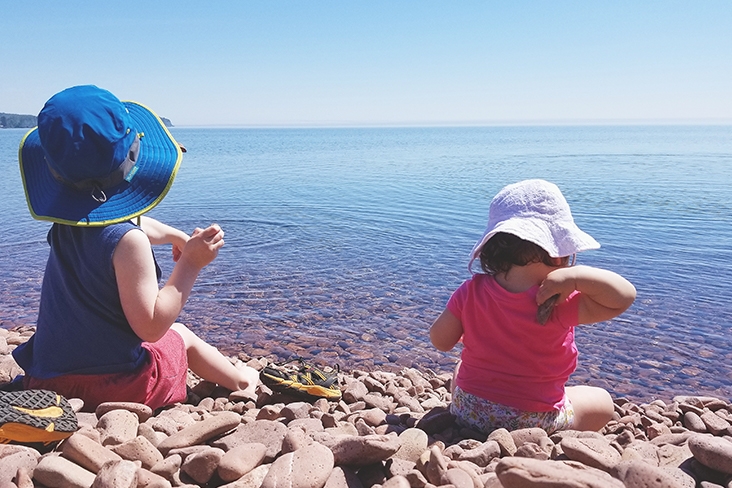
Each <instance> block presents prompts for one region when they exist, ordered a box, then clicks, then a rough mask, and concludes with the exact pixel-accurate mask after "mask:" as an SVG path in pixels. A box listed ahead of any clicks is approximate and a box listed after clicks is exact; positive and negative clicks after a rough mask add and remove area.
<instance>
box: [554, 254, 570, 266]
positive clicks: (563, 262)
mask: <svg viewBox="0 0 732 488" xmlns="http://www.w3.org/2000/svg"><path fill="white" fill-rule="evenodd" d="M550 259H551V260H552V264H553V265H554V266H556V267H557V268H564V267H566V266H568V265H569V256H564V257H562V258H550Z"/></svg>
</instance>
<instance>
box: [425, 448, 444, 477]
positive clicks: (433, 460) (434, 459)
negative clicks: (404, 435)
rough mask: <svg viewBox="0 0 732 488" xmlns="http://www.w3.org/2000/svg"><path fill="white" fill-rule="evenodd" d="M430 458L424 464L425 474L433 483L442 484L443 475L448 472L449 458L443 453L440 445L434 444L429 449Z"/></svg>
mask: <svg viewBox="0 0 732 488" xmlns="http://www.w3.org/2000/svg"><path fill="white" fill-rule="evenodd" d="M427 454H428V458H427V462H426V463H423V464H424V475H425V477H426V478H427V480H428V481H429V482H430V483H432V484H433V485H438V486H439V485H441V484H442V476H443V475H444V474H445V473H447V469H448V468H447V462H448V461H447V458H446V457H445V456H443V455H442V451H441V449H440V447H439V446H436V445H433V446H432V447H430V449H429V451H427Z"/></svg>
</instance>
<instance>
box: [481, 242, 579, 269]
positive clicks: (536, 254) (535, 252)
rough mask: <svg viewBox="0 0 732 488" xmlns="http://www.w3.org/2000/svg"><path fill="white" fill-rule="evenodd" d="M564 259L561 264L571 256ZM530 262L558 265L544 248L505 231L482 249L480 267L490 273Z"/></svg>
mask: <svg viewBox="0 0 732 488" xmlns="http://www.w3.org/2000/svg"><path fill="white" fill-rule="evenodd" d="M563 259H564V261H563V262H562V263H561V264H560V266H561V265H566V264H567V263H568V262H569V257H566V258H563ZM530 263H544V264H546V265H547V266H558V264H557V261H556V259H555V258H552V257H551V256H549V253H548V252H546V251H545V250H544V248H542V247H540V246H537V245H536V244H534V243H533V242H529V241H525V240H524V239H521V238H520V237H517V236H515V235H513V234H507V233H505V232H498V233H496V234H495V235H494V236H493V237H491V238H490V239H488V242H486V243H485V244H484V245H483V249H481V250H480V267H481V268H482V269H483V271H485V272H486V273H488V274H498V273H506V272H508V270H509V269H511V267H512V266H526V265H527V264H530Z"/></svg>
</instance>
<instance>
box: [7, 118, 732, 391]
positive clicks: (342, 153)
mask: <svg viewBox="0 0 732 488" xmlns="http://www.w3.org/2000/svg"><path fill="white" fill-rule="evenodd" d="M24 132H25V131H22V130H2V131H0V167H1V168H2V172H3V177H2V178H1V179H0V192H1V194H2V201H0V222H1V224H2V229H3V230H4V237H3V238H2V240H0V251H1V252H0V276H2V278H1V279H0V324H1V325H2V326H3V327H6V328H11V327H14V326H18V325H33V324H34V323H35V318H36V313H37V305H38V296H39V290H40V283H41V279H42V274H43V269H44V265H45V261H46V257H47V254H48V248H47V244H46V242H45V235H46V231H47V229H48V227H49V225H50V224H48V223H44V222H38V221H34V220H33V219H32V218H31V217H30V214H29V212H28V210H27V207H26V204H25V200H24V196H23V191H22V186H21V181H20V176H19V173H18V168H17V146H18V143H19V141H20V139H21V137H22V135H23V134H24ZM172 132H173V134H174V136H175V137H176V138H177V139H178V140H179V141H180V142H181V143H182V144H184V145H185V146H186V147H187V148H188V153H187V154H186V155H185V157H184V160H183V164H182V166H181V169H180V172H179V174H178V177H177V178H176V182H175V184H174V185H173V188H172V190H171V191H170V193H169V194H168V196H167V197H166V198H165V200H164V201H163V202H162V203H161V204H160V205H159V206H158V207H156V208H155V209H154V210H153V211H152V212H151V213H150V215H151V216H153V217H156V218H158V219H160V220H163V221H165V222H167V223H169V224H171V225H174V226H177V227H179V228H181V229H184V230H187V231H191V230H192V229H193V228H195V227H196V226H205V225H207V224H208V223H210V222H218V223H219V224H220V225H221V226H222V227H223V229H224V230H225V232H226V245H225V246H224V248H223V249H222V250H221V252H220V254H219V257H218V259H217V260H216V261H214V263H212V264H211V265H210V266H209V267H207V268H206V269H205V270H204V271H203V272H202V274H201V276H200V278H199V280H198V282H197V285H196V287H195V288H194V291H193V294H192V296H191V298H190V300H189V302H188V304H187V305H186V308H185V310H184V312H183V314H182V316H181V321H183V322H185V323H186V324H188V325H189V326H191V327H192V328H193V329H194V330H195V331H196V332H197V333H199V334H200V335H201V336H203V337H204V338H206V339H207V340H208V341H210V342H212V343H214V344H215V345H217V346H218V347H220V348H221V349H222V350H223V351H225V352H226V353H228V354H237V353H243V354H244V355H246V356H265V355H266V356H269V357H270V358H272V359H277V360H280V359H287V358H289V357H291V356H293V355H299V356H302V357H304V358H306V359H315V360H316V361H317V362H324V363H338V364H340V365H341V366H342V367H344V368H346V369H354V368H363V369H370V368H381V369H384V370H391V371H398V370H399V369H401V368H402V367H417V368H420V369H423V370H424V369H431V370H433V371H436V372H447V371H451V370H452V367H453V365H454V362H455V360H456V358H457V357H458V354H459V352H458V350H454V351H452V352H450V353H447V354H443V353H439V352H438V351H436V350H435V349H434V348H432V347H431V345H430V344H429V339H428V329H429V326H430V324H431V323H432V321H433V320H434V318H435V317H436V316H437V315H438V314H439V313H440V312H441V310H442V309H443V308H444V305H445V303H446V301H447V299H448V298H449V296H450V294H451V292H452V291H453V290H454V289H455V288H456V287H457V286H458V285H459V284H460V283H461V282H462V281H463V280H464V279H466V278H467V277H468V276H469V274H468V271H467V267H466V266H467V261H468V254H469V252H470V250H471V248H472V246H473V244H474V243H475V241H476V240H477V239H478V238H479V237H480V236H481V234H482V232H483V230H484V227H485V224H486V220H487V213H488V205H489V203H490V200H491V198H492V197H493V195H494V194H495V193H496V192H497V191H498V190H499V189H500V188H502V187H503V186H505V185H506V184H509V183H513V182H515V181H519V180H522V179H526V178H537V177H538V178H544V179H547V180H550V181H553V182H555V183H556V184H557V185H559V187H560V188H561V189H562V191H563V192H564V194H565V196H566V197H567V200H568V201H569V203H570V205H571V207H572V211H573V214H574V216H575V220H576V221H577V223H578V224H579V226H580V227H581V228H582V229H584V230H585V231H587V232H588V233H590V234H591V235H592V236H593V237H595V238H596V239H597V240H598V241H599V242H600V243H601V244H602V248H601V249H599V250H596V251H588V252H586V253H583V254H581V255H580V256H579V259H578V260H579V262H580V263H584V264H589V265H594V266H600V267H606V268H609V269H612V270H614V271H616V272H618V273H620V274H622V275H623V276H625V277H627V278H628V279H629V280H630V281H631V282H633V283H634V284H635V285H636V287H637V289H638V298H637V300H636V302H635V304H634V305H633V306H632V307H631V308H630V310H628V311H627V312H626V313H625V314H623V315H622V316H620V317H618V318H616V319H614V320H612V321H609V322H603V323H600V324H596V325H592V326H583V327H580V328H579V329H578V331H577V344H578V348H579V350H580V365H579V368H578V370H577V372H576V373H575V374H574V375H573V377H572V378H571V380H570V383H571V384H581V383H588V384H594V385H598V386H603V387H605V388H607V389H608V390H609V391H611V392H612V393H613V394H614V395H616V396H626V397H628V398H631V399H635V400H639V401H650V400H651V399H654V398H661V399H670V398H671V397H672V396H674V395H676V394H691V393H696V394H708V395H715V396H719V397H722V398H725V399H727V400H729V399H730V398H732V371H731V370H730V367H729V365H730V364H732V333H731V332H732V305H731V304H730V298H731V297H732V127H730V126H722V127H715V126H693V127H681V126H658V127H647V126H629V127H594V126H588V127H484V128H374V129H366V128H362V129H345V128H344V129H237V128H233V129H212V128H205V129H194V128H174V129H172ZM156 255H157V257H158V261H159V262H160V264H161V266H162V267H163V269H164V272H166V276H167V274H169V272H170V269H171V268H172V261H171V259H170V253H169V250H168V249H165V248H162V247H161V248H156Z"/></svg>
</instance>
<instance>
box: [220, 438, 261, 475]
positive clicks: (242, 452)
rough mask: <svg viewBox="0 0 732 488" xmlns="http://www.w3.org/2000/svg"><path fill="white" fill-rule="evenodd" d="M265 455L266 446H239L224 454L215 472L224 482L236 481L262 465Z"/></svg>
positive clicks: (256, 444) (253, 444)
mask: <svg viewBox="0 0 732 488" xmlns="http://www.w3.org/2000/svg"><path fill="white" fill-rule="evenodd" d="M266 454H267V446H265V445H264V444H260V443H258V442H254V443H251V444H241V445H239V446H236V447H235V448H233V449H231V450H230V451H228V452H226V453H224V455H223V457H222V458H221V461H220V462H219V466H218V468H217V472H218V474H219V478H221V479H222V480H223V481H225V482H227V483H228V482H230V481H234V480H237V479H239V478H241V477H242V476H244V475H245V474H247V473H248V472H250V471H252V470H253V469H254V468H256V467H257V466H259V465H260V464H262V461H264V457H265V456H266Z"/></svg>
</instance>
